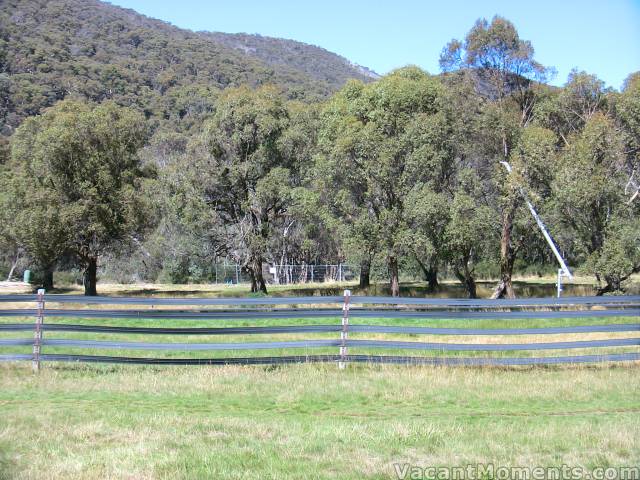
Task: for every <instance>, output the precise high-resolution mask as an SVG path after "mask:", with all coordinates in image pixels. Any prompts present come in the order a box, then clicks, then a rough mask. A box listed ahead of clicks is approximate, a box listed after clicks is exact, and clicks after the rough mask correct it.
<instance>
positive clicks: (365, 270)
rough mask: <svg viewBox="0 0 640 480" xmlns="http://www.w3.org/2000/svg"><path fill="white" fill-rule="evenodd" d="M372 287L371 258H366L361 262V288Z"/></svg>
mask: <svg viewBox="0 0 640 480" xmlns="http://www.w3.org/2000/svg"><path fill="white" fill-rule="evenodd" d="M369 285H371V257H365V258H363V259H362V261H361V262H360V288H367V287H368V286H369Z"/></svg>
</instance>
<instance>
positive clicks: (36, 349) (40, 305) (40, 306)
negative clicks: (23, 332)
mask: <svg viewBox="0 0 640 480" xmlns="http://www.w3.org/2000/svg"><path fill="white" fill-rule="evenodd" d="M43 322H44V288H40V289H39V290H38V296H37V310H36V326H35V330H34V332H33V360H32V366H33V371H34V372H39V371H40V348H41V346H42V323H43Z"/></svg>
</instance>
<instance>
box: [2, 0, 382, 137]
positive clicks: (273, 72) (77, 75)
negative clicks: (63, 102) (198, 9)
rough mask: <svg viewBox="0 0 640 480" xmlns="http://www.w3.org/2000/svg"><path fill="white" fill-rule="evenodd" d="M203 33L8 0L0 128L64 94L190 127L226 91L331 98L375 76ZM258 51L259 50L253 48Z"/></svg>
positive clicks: (102, 11) (75, 1) (300, 50)
mask: <svg viewBox="0 0 640 480" xmlns="http://www.w3.org/2000/svg"><path fill="white" fill-rule="evenodd" d="M245 37H246V36H235V35H229V36H226V37H225V36H224V35H221V34H207V33H202V32H201V33H196V32H192V31H189V30H184V29H180V28H177V27H174V26H172V25H170V24H168V23H166V22H162V21H159V20H154V19H151V18H148V17H145V16H144V15H140V14H138V13H136V12H135V11H133V10H128V9H123V8H120V7H116V6H113V5H110V4H107V3H103V2H99V1H97V0H53V1H47V0H4V1H3V2H2V9H1V11H0V131H1V133H2V135H4V136H8V135H10V134H11V133H12V131H13V129H15V127H16V126H17V125H19V124H20V122H21V121H22V119H24V118H25V117H27V116H29V115H35V114H38V113H39V112H41V111H42V109H43V108H45V107H48V106H50V105H52V104H54V103H55V102H56V101H58V100H60V99H62V98H65V97H80V98H86V99H90V100H94V101H102V100H105V99H114V100H115V101H117V102H118V103H120V104H123V105H135V106H138V107H139V108H141V109H142V110H143V111H144V112H145V114H146V115H147V116H148V117H149V118H154V119H157V120H158V121H161V120H171V121H174V122H175V124H176V125H177V127H178V128H188V127H189V125H190V124H191V123H193V118H194V117H197V116H198V115H201V114H202V113H203V112H206V111H208V110H210V109H211V107H212V105H213V101H214V99H215V96H216V95H217V92H218V91H219V90H220V89H223V88H226V87H229V86H237V85H240V84H249V85H252V86H256V85H260V84H265V83H274V84H277V85H280V86H281V87H282V89H283V90H284V91H285V92H286V94H287V96H288V97H289V98H292V99H300V100H303V101H314V100H318V99H322V98H326V97H327V96H328V95H329V94H330V93H331V92H333V91H335V90H336V89H338V88H339V87H340V86H341V85H342V84H343V83H344V82H345V81H346V80H347V79H348V78H350V77H353V78H361V79H364V80H366V79H368V78H371V77H370V75H369V74H368V73H365V74H363V73H362V72H367V70H366V69H365V70H363V69H361V68H360V67H357V66H352V65H351V64H350V63H349V62H348V61H347V60H346V59H344V58H342V57H339V56H338V55H335V54H332V53H330V52H327V51H326V50H323V49H320V48H318V47H312V46H309V45H305V44H301V43H298V42H293V41H290V40H278V39H266V38H264V37H260V39H261V41H260V42H258V41H257V40H256V38H257V37H256V38H254V39H253V40H252V42H253V43H250V45H253V44H256V43H259V44H261V45H262V46H260V47H248V48H247V49H245V50H246V51H243V50H240V49H239V48H238V46H237V42H236V45H234V44H232V43H233V42H232V41H231V39H237V38H245ZM245 41H246V42H248V40H245ZM251 48H254V51H251Z"/></svg>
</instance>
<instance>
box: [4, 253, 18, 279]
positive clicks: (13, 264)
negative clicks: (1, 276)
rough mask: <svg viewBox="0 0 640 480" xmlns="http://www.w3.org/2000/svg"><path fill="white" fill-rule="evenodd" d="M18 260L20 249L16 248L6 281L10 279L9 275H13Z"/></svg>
mask: <svg viewBox="0 0 640 480" xmlns="http://www.w3.org/2000/svg"><path fill="white" fill-rule="evenodd" d="M19 261H20V249H19V248H18V249H16V256H15V257H14V259H13V262H11V270H9V275H7V282H9V281H11V277H13V272H15V271H16V268H17V266H18V262H19Z"/></svg>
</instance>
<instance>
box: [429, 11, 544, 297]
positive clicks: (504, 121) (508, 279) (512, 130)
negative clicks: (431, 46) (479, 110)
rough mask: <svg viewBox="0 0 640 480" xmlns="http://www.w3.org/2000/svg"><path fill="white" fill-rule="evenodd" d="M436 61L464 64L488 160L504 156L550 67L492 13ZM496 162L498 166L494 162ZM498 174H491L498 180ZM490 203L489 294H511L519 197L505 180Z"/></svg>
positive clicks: (446, 67)
mask: <svg viewBox="0 0 640 480" xmlns="http://www.w3.org/2000/svg"><path fill="white" fill-rule="evenodd" d="M440 66H441V68H442V70H443V71H444V72H453V71H456V70H465V71H467V72H468V73H469V74H470V75H472V76H473V78H474V79H475V84H476V89H477V91H478V93H479V94H481V95H483V96H484V97H485V98H486V99H487V100H488V101H489V103H488V104H487V106H486V110H487V114H488V120H491V119H492V120H493V121H488V122H487V125H491V129H490V131H489V130H487V131H488V132H489V133H490V134H489V135H488V139H491V138H492V137H493V138H494V139H495V142H494V143H495V144H494V145H492V146H489V150H490V151H491V150H493V151H494V152H495V154H494V155H490V156H489V157H488V159H490V161H494V162H496V165H497V162H499V161H506V160H508V159H509V157H510V154H511V149H512V148H513V145H514V140H515V139H517V136H518V132H517V131H518V130H519V129H521V128H524V127H525V126H527V125H528V123H529V122H530V121H531V119H532V116H533V112H534V108H535V104H536V101H537V99H538V86H537V85H536V83H535V82H536V81H542V80H544V79H546V78H547V76H548V75H549V74H551V73H552V72H551V71H550V70H549V69H547V68H545V67H543V66H542V65H541V64H540V63H538V62H537V61H535V60H534V49H533V46H532V45H531V43H530V42H529V41H526V40H523V39H521V38H520V37H519V35H518V32H517V30H516V28H515V27H514V25H513V24H512V23H511V22H509V21H508V20H506V19H504V18H502V17H499V16H495V17H493V19H492V20H491V22H488V21H487V20H486V19H479V20H478V21H477V22H476V23H475V25H474V26H473V27H472V28H471V30H470V31H469V32H468V33H467V35H466V36H465V39H464V41H460V40H456V39H454V40H452V41H451V42H449V43H448V44H447V45H446V46H445V47H444V48H443V50H442V54H441V56H440ZM498 168H501V167H498ZM501 177H502V175H501V173H498V174H497V179H498V181H499V180H500V178H501ZM498 187H499V189H498V192H497V193H498V195H499V196H500V197H501V198H499V199H497V200H496V201H495V206H496V207H498V208H499V210H500V216H501V219H502V227H501V229H500V230H501V235H500V237H501V238H500V281H499V283H498V285H497V286H496V288H495V290H494V293H493V295H492V296H493V298H501V297H514V296H515V294H514V290H513V284H512V276H513V266H514V262H515V257H516V254H517V246H516V244H517V240H516V241H514V239H513V238H512V236H513V234H514V222H515V220H516V218H517V215H518V210H519V209H520V208H521V205H522V199H521V198H520V197H519V196H518V195H517V192H514V191H513V189H512V188H509V187H508V186H505V187H500V186H498Z"/></svg>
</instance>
